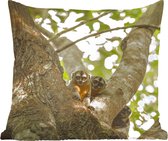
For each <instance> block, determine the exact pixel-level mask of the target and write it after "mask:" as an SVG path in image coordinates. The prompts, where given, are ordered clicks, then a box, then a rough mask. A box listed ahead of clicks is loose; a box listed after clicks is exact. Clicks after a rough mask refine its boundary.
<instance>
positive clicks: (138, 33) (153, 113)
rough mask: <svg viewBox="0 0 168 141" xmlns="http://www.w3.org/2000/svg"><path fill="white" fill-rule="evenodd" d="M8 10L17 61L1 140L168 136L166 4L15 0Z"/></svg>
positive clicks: (161, 137) (163, 137) (159, 137)
mask: <svg viewBox="0 0 168 141" xmlns="http://www.w3.org/2000/svg"><path fill="white" fill-rule="evenodd" d="M153 9H154V10H153ZM9 10H10V16H11V25H12V33H13V43H14V56H15V62H14V72H13V95H12V106H11V111H10V115H9V119H8V123H7V127H6V130H5V131H4V132H2V134H1V138H2V139H33V140H34V139H36V140H38V139H47V140H49V139H52V140H53V139H61V140H62V139H128V138H139V139H167V133H166V131H164V130H162V129H161V126H160V123H159V111H158V86H157V77H158V71H157V70H158V55H159V47H160V41H159V37H158V36H159V35H160V24H161V18H162V10H163V2H162V1H159V2H157V3H155V4H153V5H149V6H147V7H143V8H136V9H131V10H73V9H70V10H67V9H40V8H32V7H27V6H24V5H22V4H20V3H17V2H13V1H9Z"/></svg>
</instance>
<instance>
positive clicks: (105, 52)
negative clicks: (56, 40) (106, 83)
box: [30, 8, 159, 137]
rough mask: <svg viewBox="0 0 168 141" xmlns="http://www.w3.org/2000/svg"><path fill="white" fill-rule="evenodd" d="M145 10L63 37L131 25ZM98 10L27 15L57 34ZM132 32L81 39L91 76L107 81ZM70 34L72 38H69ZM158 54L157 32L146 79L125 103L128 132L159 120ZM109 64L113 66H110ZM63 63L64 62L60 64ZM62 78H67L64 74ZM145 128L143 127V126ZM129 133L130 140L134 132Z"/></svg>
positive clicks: (118, 14) (121, 14)
mask: <svg viewBox="0 0 168 141" xmlns="http://www.w3.org/2000/svg"><path fill="white" fill-rule="evenodd" d="M146 9H147V8H139V9H132V10H112V11H111V13H109V14H107V15H105V16H103V17H101V18H99V19H96V20H94V21H91V22H87V23H86V24H84V25H82V26H80V27H78V28H76V29H74V30H71V31H69V32H67V33H65V34H63V35H62V37H63V36H66V37H67V38H68V39H70V40H72V41H75V40H77V39H79V38H81V37H84V36H86V35H88V34H90V33H95V32H99V31H103V30H106V29H110V28H115V27H119V26H128V25H133V24H134V23H135V22H136V21H137V20H138V18H139V17H141V15H142V14H143V13H144V12H145V11H146ZM104 12H107V11H105V10H101V11H89V10H85V11H84V10H63V9H55V10H53V9H45V10H42V9H33V8H30V13H31V15H32V17H33V19H34V21H35V22H36V23H37V24H39V25H41V26H42V27H44V28H46V29H47V30H49V31H50V32H53V33H59V32H61V31H63V30H64V29H68V28H70V27H73V26H75V25H77V24H78V23H80V22H86V21H87V20H89V19H91V18H95V17H97V16H99V15H101V14H102V13H104ZM130 30H131V29H126V30H117V31H113V32H108V33H104V34H100V35H98V36H96V37H91V38H88V39H86V40H83V41H81V42H79V43H77V44H76V45H77V46H78V47H79V49H80V50H81V51H82V52H83V58H82V60H83V62H84V64H85V66H86V68H87V69H88V71H89V72H90V74H92V75H99V76H102V77H104V78H105V79H107V80H108V79H109V78H110V76H111V74H113V73H114V72H115V70H116V68H117V67H118V65H119V63H120V60H121V58H122V50H121V47H120V43H121V41H122V40H123V39H124V37H126V35H127V34H128V33H129V32H130ZM72 35H73V36H72ZM158 54H159V30H156V31H155V33H154V36H153V37H152V42H151V46H150V51H149V59H148V61H149V63H148V66H147V71H146V75H145V78H144V80H143V82H142V84H141V85H140V87H139V89H138V91H137V92H136V94H135V95H134V97H133V98H132V100H131V101H130V103H128V105H129V106H130V108H131V110H132V115H131V122H132V124H131V128H130V131H132V132H133V131H138V132H139V133H140V134H142V133H143V132H144V131H145V130H147V129H148V128H149V127H150V126H151V125H150V126H149V125H148V124H150V123H151V122H153V120H156V119H158V116H159V113H158V100H157V99H158V87H157V76H158ZM109 62H112V63H109ZM62 64H63V62H62ZM64 78H66V79H68V78H69V77H68V75H67V73H64ZM149 121H150V122H149ZM145 125H146V126H145ZM132 132H130V136H131V137H135V136H136V137H137V136H139V135H140V134H139V133H138V134H136V135H134V133H137V132H133V134H132Z"/></svg>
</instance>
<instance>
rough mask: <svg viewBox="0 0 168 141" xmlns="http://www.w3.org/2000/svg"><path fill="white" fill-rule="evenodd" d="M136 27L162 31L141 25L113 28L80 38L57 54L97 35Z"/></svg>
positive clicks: (155, 27) (152, 26)
mask: <svg viewBox="0 0 168 141" xmlns="http://www.w3.org/2000/svg"><path fill="white" fill-rule="evenodd" d="M135 27H139V28H154V29H160V27H158V26H155V25H152V24H151V25H145V24H141V25H131V26H124V27H116V28H112V29H108V30H103V31H100V32H97V33H93V34H90V35H87V36H85V37H83V38H80V39H78V40H76V41H74V42H72V43H71V44H68V45H66V46H64V47H62V48H60V49H58V50H56V52H57V53H59V52H61V51H63V50H65V49H67V48H69V47H71V46H72V45H74V44H76V43H78V42H80V41H82V40H85V39H87V38H90V37H93V36H97V35H100V34H103V33H106V32H111V31H114V30H120V29H127V28H135Z"/></svg>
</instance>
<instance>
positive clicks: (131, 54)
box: [93, 1, 163, 125]
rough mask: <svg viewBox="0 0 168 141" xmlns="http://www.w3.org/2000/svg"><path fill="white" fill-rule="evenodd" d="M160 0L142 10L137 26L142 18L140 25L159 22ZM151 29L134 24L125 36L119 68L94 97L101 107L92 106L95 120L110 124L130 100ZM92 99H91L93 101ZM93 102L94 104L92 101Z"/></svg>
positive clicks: (143, 69) (143, 68) (141, 74)
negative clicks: (144, 10) (144, 11)
mask: <svg viewBox="0 0 168 141" xmlns="http://www.w3.org/2000/svg"><path fill="white" fill-rule="evenodd" d="M162 10H163V1H159V2H157V3H155V4H153V5H151V6H150V7H149V8H148V10H147V11H146V13H144V14H143V15H142V17H141V18H140V20H139V21H140V22H139V21H137V23H136V24H137V25H140V24H141V22H142V19H143V24H144V25H151V24H152V25H154V26H156V27H158V26H159V25H160V22H161V17H162ZM154 30H155V28H153V27H152V29H150V28H147V27H146V28H145V27H143V26H142V27H138V28H135V29H133V30H132V31H131V32H130V33H129V35H128V36H127V41H126V42H125V44H126V48H125V49H124V51H123V56H122V60H121V62H120V65H119V67H118V68H117V70H116V71H115V73H114V74H113V75H112V77H111V79H110V80H109V82H108V86H107V88H106V89H105V90H104V91H103V92H102V95H100V96H99V97H96V98H95V99H94V100H95V101H97V102H99V103H102V105H104V106H103V108H96V107H95V111H94V112H93V114H95V116H96V117H98V119H99V121H102V122H104V123H106V124H107V125H111V120H113V119H114V117H115V116H116V115H117V114H118V112H119V111H120V110H121V109H122V108H123V107H124V106H125V105H126V104H127V103H128V102H129V101H130V99H131V98H132V97H133V95H134V94H135V92H136V91H137V89H138V87H139V85H140V84H141V82H142V80H143V78H144V75H145V72H146V66H147V63H148V55H149V46H150V42H151V37H152V34H153V32H154ZM93 102H94V101H93ZM93 105H94V103H93Z"/></svg>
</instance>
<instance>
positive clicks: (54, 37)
mask: <svg viewBox="0 0 168 141" xmlns="http://www.w3.org/2000/svg"><path fill="white" fill-rule="evenodd" d="M109 13H111V11H108V12H105V13H103V14H101V15H99V16H98V17H95V18H92V19H89V20H86V21H83V22H80V23H79V24H77V25H76V26H73V27H71V28H68V29H66V30H63V31H61V32H59V33H57V34H56V35H54V36H53V37H52V38H50V39H49V41H52V40H53V39H56V38H58V37H60V36H61V35H62V34H64V33H67V32H69V31H71V30H74V29H75V28H77V27H79V26H81V25H84V24H86V23H89V22H91V21H94V20H97V19H99V18H101V17H103V16H105V15H107V14H109Z"/></svg>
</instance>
